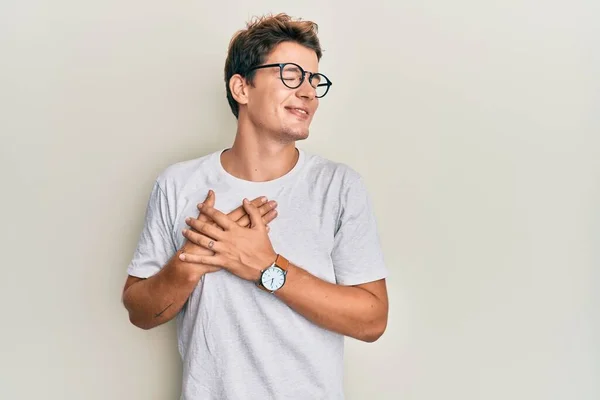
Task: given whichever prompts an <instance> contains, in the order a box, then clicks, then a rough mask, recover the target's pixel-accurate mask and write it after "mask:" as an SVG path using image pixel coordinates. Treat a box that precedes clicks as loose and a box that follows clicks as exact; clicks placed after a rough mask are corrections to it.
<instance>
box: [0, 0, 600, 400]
mask: <svg viewBox="0 0 600 400" xmlns="http://www.w3.org/2000/svg"><path fill="white" fill-rule="evenodd" d="M251 4H252V5H251ZM598 4H599V3H598V2H597V1H587V2H584V1H572V2H564V1H563V2H558V1H545V2H541V1H537V2H534V1H530V0H527V1H509V2H506V1H497V2H491V1H485V2H481V1H479V2H476V1H464V0H461V1H453V2H448V1H430V2H423V1H408V2H406V1H404V2H392V1H389V2H384V1H381V0H376V1H369V2H367V3H365V4H364V5H365V6H369V7H371V8H370V9H368V10H367V9H364V10H359V9H358V8H357V7H355V6H351V5H350V4H349V3H348V2H347V1H328V2H322V3H321V2H317V1H295V2H284V1H272V0H257V1H253V2H247V1H245V0H244V1H239V0H238V1H219V2H209V1H193V2H192V1H184V2H165V1H144V2H142V1H135V2H134V1H115V0H108V1H102V2H100V1H95V2H81V1H65V0H59V1H53V2H42V1H28V2H26V1H15V0H13V1H9V2H3V4H2V7H1V8H2V11H0V22H1V23H0V45H1V48H2V51H1V53H0V104H1V111H0V134H1V142H0V155H1V159H0V163H1V164H0V174H1V177H0V178H1V179H0V182H1V184H2V196H1V199H2V206H1V207H0V213H1V214H2V238H1V241H0V243H1V246H2V251H1V255H2V275H1V278H0V286H1V290H0V298H1V299H2V302H1V307H2V310H3V312H2V323H1V326H2V328H1V331H0V335H1V340H0V398H2V399H11V400H12V399H38V398H40V399H42V398H43V399H48V400H50V399H52V400H54V399H56V400H59V399H60V400H67V399H69V400H70V399H78V400H79V399H86V400H93V399H102V400H105V399H111V400H120V399H144V400H151V399H157V400H159V399H160V400H163V399H174V398H176V397H177V396H178V394H179V384H180V382H179V380H180V374H181V371H180V367H179V360H178V355H177V353H176V346H175V342H174V340H175V334H174V326H173V324H169V325H167V326H163V327H160V328H158V329H155V330H152V331H148V332H146V331H141V330H138V329H137V328H134V327H133V326H132V325H130V324H129V322H128V320H127V315H126V312H125V310H124V309H123V307H122V305H121V304H120V293H121V288H122V284H123V282H124V280H125V268H126V266H127V263H128V262H129V259H130V257H131V255H132V252H133V249H134V246H135V243H136V241H137V236H138V234H139V231H140V229H141V224H142V221H143V214H144V210H145V205H146V201H147V199H148V195H149V192H150V188H151V184H152V181H153V179H154V178H155V177H156V175H157V174H158V173H159V172H160V171H161V170H162V169H163V168H165V167H166V166H167V165H169V164H171V163H173V162H176V161H180V160H183V159H189V158H194V157H198V156H201V155H204V154H206V153H208V152H211V151H213V150H216V149H217V148H220V147H223V146H227V145H229V144H230V143H231V140H232V138H233V134H234V130H235V123H234V119H233V117H232V116H231V114H230V112H229V110H228V106H227V103H226V100H225V95H224V87H223V83H222V70H223V63H224V58H225V55H226V49H227V45H228V43H229V39H230V37H231V35H232V34H233V32H234V31H235V30H236V29H239V28H241V27H242V26H243V24H244V22H245V21H246V20H247V19H248V18H249V17H250V16H252V15H256V14H262V13H265V12H279V11H285V12H288V13H290V14H292V15H295V16H301V17H303V18H305V19H314V20H316V21H317V22H318V23H319V25H320V28H321V29H320V32H321V35H320V36H321V40H322V43H323V47H324V49H325V55H324V58H323V60H322V63H321V71H322V72H324V73H326V74H327V75H328V76H330V78H331V79H332V81H333V82H334V86H333V87H332V90H331V92H330V94H328V96H327V97H326V98H325V99H324V100H323V101H322V102H321V108H320V110H319V112H318V114H317V116H316V120H315V122H314V125H313V129H312V131H311V137H310V139H309V140H308V141H306V142H303V143H301V144H300V146H301V147H303V148H305V149H307V150H311V151H315V152H317V153H320V154H322V155H324V156H326V157H329V158H332V159H334V160H337V161H343V162H347V163H348V164H350V165H352V166H353V167H354V168H355V169H357V170H358V171H359V172H361V173H362V174H363V175H364V176H365V179H366V181H367V184H368V186H369V188H370V191H371V193H372V197H373V200H374V204H375V207H376V214H377V217H378V220H379V223H380V229H381V236H382V240H383V245H384V250H385V254H386V260H387V262H388V264H389V267H390V269H391V272H392V274H391V276H390V278H389V291H390V299H391V311H390V321H389V328H388V331H387V332H386V334H385V336H384V337H383V338H382V339H381V340H380V341H379V342H377V343H375V344H364V343H359V342H356V341H352V340H348V344H347V381H346V388H347V394H348V399H351V400H357V399H369V400H370V399H382V400H384V399H414V400H439V399H457V400H479V399H486V400H491V399H497V400H506V399H523V400H533V399H539V400H550V399H569V400H570V399H578V400H593V399H598V398H600V386H599V383H598V377H600V346H599V338H600V329H599V317H598V310H599V309H600V307H599V306H600V301H599V300H600V299H599V296H598V294H597V293H598V289H599V286H600V285H599V279H600V276H599V274H598V267H599V265H600V263H599V261H600V256H599V252H598V239H599V237H600V216H599V212H598V205H599V204H600V201H599V200H600V183H599V182H600V165H599V160H598V159H599V157H598V156H599V153H600V143H599V140H598V134H599V133H600V123H599V118H598V108H599V105H600V96H599V93H600V86H599V83H598V72H599V71H600V57H599V42H598V38H599V37H600V29H599V28H598V26H599V25H598V21H599V20H600V18H599V13H598V11H599V6H598Z"/></svg>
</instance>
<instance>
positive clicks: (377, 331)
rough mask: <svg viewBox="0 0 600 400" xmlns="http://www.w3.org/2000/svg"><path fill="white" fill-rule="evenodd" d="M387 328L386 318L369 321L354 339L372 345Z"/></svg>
mask: <svg viewBox="0 0 600 400" xmlns="http://www.w3.org/2000/svg"><path fill="white" fill-rule="evenodd" d="M386 328H387V316H385V317H382V318H379V319H378V320H375V321H371V322H370V323H369V324H367V326H366V327H365V329H363V330H362V332H361V333H360V334H359V335H357V337H356V339H358V340H360V341H363V342H366V343H373V342H376V341H377V340H379V338H380V337H381V336H383V334H384V332H385V330H386Z"/></svg>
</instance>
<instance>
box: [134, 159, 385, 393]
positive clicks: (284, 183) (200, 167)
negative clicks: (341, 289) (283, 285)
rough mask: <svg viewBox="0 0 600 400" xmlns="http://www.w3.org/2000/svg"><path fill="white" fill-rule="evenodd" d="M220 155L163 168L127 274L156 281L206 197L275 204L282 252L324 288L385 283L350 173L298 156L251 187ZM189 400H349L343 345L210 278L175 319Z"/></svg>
mask: <svg viewBox="0 0 600 400" xmlns="http://www.w3.org/2000/svg"><path fill="white" fill-rule="evenodd" d="M222 151H223V150H220V151H217V152H214V153H212V154H209V155H206V156H203V157H200V158H197V159H194V160H189V161H184V162H180V163H177V164H174V165H171V166H169V167H168V168H166V169H165V170H164V171H163V173H161V174H160V176H159V177H158V178H157V180H156V182H155V184H154V187H153V189H152V193H151V195H150V200H149V203H148V208H147V210H146V217H145V218H146V220H145V224H144V228H143V230H142V233H141V236H140V239H139V243H138V245H137V248H136V250H135V253H134V256H133V259H132V261H131V263H130V265H129V267H128V269H127V272H128V274H129V275H132V276H137V277H140V278H147V277H150V276H152V275H154V274H156V273H157V272H158V271H159V270H160V269H161V268H162V267H163V266H164V265H165V264H166V263H167V261H168V260H169V259H170V258H171V257H172V256H173V254H174V253H175V252H176V251H177V249H179V248H180V247H181V246H182V245H183V243H184V239H185V238H184V237H183V235H182V234H181V230H182V229H183V228H185V227H186V223H185V218H186V217H197V216H198V208H197V204H198V203H200V202H202V201H204V200H205V198H206V195H207V193H208V190H209V189H213V190H214V192H215V194H216V202H215V207H216V208H217V209H219V210H220V211H222V212H224V213H228V212H230V211H232V210H233V209H234V208H236V207H238V206H239V205H241V203H242V199H243V198H244V197H246V198H248V199H253V198H255V197H258V196H267V197H268V198H269V200H276V201H277V203H278V206H277V212H278V216H277V218H276V219H275V220H274V221H272V222H271V223H270V224H269V226H270V228H271V230H270V232H269V237H270V239H271V242H272V244H273V248H274V250H275V252H277V253H281V254H282V255H283V256H285V257H286V258H287V259H288V260H290V262H292V263H293V264H295V265H297V266H299V267H301V268H303V269H305V270H307V271H308V272H310V273H311V274H313V275H315V276H317V277H319V278H321V279H323V280H325V281H328V282H333V283H337V284H339V285H356V284H361V283H366V282H372V281H375V280H378V279H382V278H385V277H386V276H387V270H386V267H385V264H384V260H383V255H382V252H381V248H380V242H379V237H378V232H377V225H376V220H375V217H374V214H373V211H372V207H371V203H370V201H369V196H368V193H367V190H366V188H365V185H364V183H363V181H362V180H361V177H360V175H359V174H358V173H357V172H355V171H354V170H352V169H351V168H350V167H348V166H346V165H344V164H341V163H335V162H332V161H329V160H327V159H324V158H322V157H320V156H317V155H313V154H309V153H307V152H305V151H303V150H301V149H298V151H299V158H298V161H297V163H296V165H295V166H294V168H293V169H292V170H291V171H290V172H289V173H287V174H286V175H284V176H282V177H280V178H278V179H275V180H272V181H268V182H250V181H245V180H241V179H239V178H236V177H234V176H233V175H231V174H229V173H228V172H227V171H225V169H224V168H223V167H222V165H221V161H220V155H221V153H222ZM176 321H177V332H178V347H179V352H180V354H181V358H182V362H183V385H182V394H181V399H182V400H228V399H229V400H244V399H261V400H265V399H294V400H295V399H298V400H316V399H323V400H333V399H343V398H344V392H343V370H344V367H343V350H344V336H343V335H340V334H337V333H334V332H331V331H328V330H325V329H323V328H320V327H319V326H317V325H315V324H313V323H312V322H310V321H309V320H308V319H306V318H305V317H303V316H302V315H300V314H299V313H297V312H295V311H294V310H292V309H291V308H290V307H288V306H287V305H286V304H285V303H284V302H283V301H281V300H280V299H278V298H277V297H275V296H274V295H273V294H271V293H268V292H265V291H263V290H260V289H259V288H257V287H256V285H255V284H254V283H253V282H249V281H244V280H242V279H240V278H238V277H236V276H234V275H233V274H231V273H229V272H227V271H225V270H221V271H218V272H214V273H209V274H206V275H204V277H203V278H202V279H201V280H200V282H199V283H198V286H197V287H196V288H195V289H194V290H193V292H192V293H191V295H190V297H189V298H188V301H187V302H186V304H185V305H184V307H183V308H182V310H181V311H180V313H179V314H178V315H177V318H176Z"/></svg>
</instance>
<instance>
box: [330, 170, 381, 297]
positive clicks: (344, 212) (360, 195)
mask: <svg viewBox="0 0 600 400" xmlns="http://www.w3.org/2000/svg"><path fill="white" fill-rule="evenodd" d="M340 207H341V209H340V214H339V215H340V216H339V221H338V226H337V230H336V233H335V237H334V246H333V252H332V261H333V267H334V270H335V276H336V281H337V283H338V284H340V285H347V286H350V285H358V284H361V283H367V282H373V281H376V280H379V279H383V278H385V277H387V274H388V272H387V268H386V266H385V263H384V258H383V253H382V249H381V244H380V239H379V234H378V231H377V221H376V219H375V215H374V212H373V208H372V205H371V201H370V198H369V194H368V192H367V189H366V187H365V185H364V182H363V180H362V179H361V178H358V179H356V180H355V181H354V183H352V184H351V185H350V186H348V187H347V188H344V189H343V191H342V193H341V199H340Z"/></svg>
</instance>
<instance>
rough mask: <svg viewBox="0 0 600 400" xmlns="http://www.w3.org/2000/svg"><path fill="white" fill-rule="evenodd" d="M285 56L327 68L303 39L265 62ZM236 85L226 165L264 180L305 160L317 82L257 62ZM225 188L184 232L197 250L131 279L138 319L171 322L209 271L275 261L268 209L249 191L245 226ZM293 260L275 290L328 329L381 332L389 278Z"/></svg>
mask: <svg viewBox="0 0 600 400" xmlns="http://www.w3.org/2000/svg"><path fill="white" fill-rule="evenodd" d="M280 62H294V63H296V64H298V65H300V66H302V68H303V69H304V70H306V71H311V72H319V71H318V67H319V65H318V59H317V56H316V53H315V52H314V51H313V50H311V49H309V48H306V47H303V46H301V45H299V44H297V43H292V42H285V43H281V44H279V45H278V46H277V47H276V48H275V49H274V50H273V51H272V52H271V54H270V55H269V56H268V57H267V59H266V60H265V62H264V64H270V63H280ZM229 87H230V89H231V92H232V95H233V97H234V98H235V99H236V101H237V102H238V104H239V106H240V112H239V118H238V129H237V133H236V137H235V140H234V143H233V146H232V147H231V149H229V150H228V151H225V152H223V153H222V155H221V163H222V165H223V168H225V170H226V171H227V172H228V173H230V174H231V175H234V176H236V177H238V178H240V179H245V180H249V181H256V182H261V181H268V180H272V179H276V178H278V177H281V176H283V175H284V174H286V173H287V172H289V171H290V170H291V169H292V168H293V167H294V165H295V164H296V162H297V159H298V152H297V150H296V147H295V143H296V141H298V140H304V139H306V138H308V135H309V128H310V123H311V122H312V118H313V116H314V115H315V113H316V111H317V109H318V106H319V99H318V98H316V96H315V90H314V88H312V87H311V86H310V84H309V83H308V81H307V80H305V81H304V82H303V84H302V85H301V86H300V87H299V88H297V89H290V88H288V87H286V86H285V85H284V84H283V83H282V82H281V80H280V78H279V68H278V67H275V68H265V69H260V70H257V71H256V74H255V77H254V80H253V83H252V84H250V83H249V82H247V81H246V80H245V79H244V78H243V77H242V76H239V75H234V76H233V77H232V78H231V80H230V81H229ZM296 108H302V109H304V110H305V111H306V112H307V113H301V112H299V111H297V110H296ZM217 195H218V194H216V193H211V194H210V195H209V197H208V198H207V200H206V201H205V202H204V203H202V204H201V205H199V207H200V208H201V214H202V217H201V218H195V217H193V216H190V217H189V218H188V219H187V220H186V223H187V224H188V226H189V228H188V229H184V231H183V232H182V233H183V235H184V237H185V238H186V240H187V242H186V246H190V247H189V251H188V248H186V249H184V253H183V254H181V252H178V253H177V254H176V255H175V256H174V257H173V259H172V260H171V261H169V263H168V264H167V266H166V267H165V268H163V270H161V272H159V273H158V274H157V275H161V274H163V275H166V276H165V277H163V278H162V279H161V278H159V279H160V280H156V283H155V284H154V285H146V287H145V289H135V288H136V286H137V285H140V284H143V282H144V281H136V282H134V283H133V284H131V285H130V286H127V285H126V288H125V290H124V298H126V299H127V302H126V307H127V308H128V310H129V312H130V319H131V320H132V322H133V323H134V324H136V325H137V326H141V327H146V328H148V327H152V326H155V322H154V320H156V319H157V318H156V317H154V315H156V314H158V313H160V312H163V314H161V315H160V316H159V317H158V319H159V320H161V321H163V322H164V321H165V320H168V319H167V318H169V319H170V318H172V317H173V316H175V315H176V313H177V312H178V311H179V309H181V306H182V305H183V303H184V302H185V299H187V296H189V294H190V292H191V290H192V289H193V287H194V286H195V284H196V283H197V282H198V280H199V279H200V278H201V277H202V275H203V274H205V273H210V272H212V271H215V270H219V269H225V270H227V271H229V272H230V273H232V274H234V275H236V276H238V277H240V278H242V279H246V280H248V281H253V282H256V281H257V280H258V279H259V277H260V271H261V270H262V269H264V268H266V267H267V266H269V265H271V263H273V261H275V258H276V256H277V255H276V253H275V251H274V249H273V246H272V245H271V241H270V239H269V236H268V234H267V232H268V227H267V223H266V222H265V218H264V216H263V213H264V210H261V209H260V208H259V207H257V205H256V202H249V201H247V199H243V202H242V207H243V210H244V212H245V215H247V216H249V219H250V221H251V223H250V225H249V226H248V225H245V226H242V225H241V224H239V223H236V222H235V221H233V220H232V218H231V217H230V216H229V215H226V214H224V213H222V212H221V211H219V210H217V209H216V208H214V200H215V198H216V196H217ZM234 243H235V244H234ZM193 246H195V247H193ZM184 247H185V246H184ZM201 249H202V250H203V251H204V252H201V251H200V250H201ZM206 251H208V253H207V252H206ZM283 256H285V254H284V255H283ZM289 261H290V266H289V269H288V273H287V276H286V283H285V285H284V286H283V287H282V288H281V289H280V290H278V291H276V292H275V293H274V295H275V296H277V298H279V299H280V300H281V301H283V302H285V303H286V304H287V305H288V306H290V307H291V308H292V309H294V310H295V311H296V312H298V313H300V314H301V315H303V316H304V317H306V318H307V319H308V320H310V321H312V322H313V323H315V324H317V325H318V326H321V327H323V328H325V329H328V330H331V331H334V332H338V333H340V334H343V335H346V336H349V337H353V338H355V339H358V340H362V341H365V342H373V341H375V340H377V339H378V338H379V337H381V335H382V334H383V333H384V331H385V329H386V326H387V320H388V296H387V287H386V282H385V279H382V280H379V281H375V282H369V283H365V284H361V285H355V286H343V285H337V284H333V283H329V282H326V281H323V280H321V279H320V278H318V277H316V276H314V275H312V274H310V273H309V272H307V271H306V270H305V269H303V268H301V267H299V266H298V265H295V264H294V260H289ZM168 267H170V271H172V274H173V275H175V273H174V272H173V271H180V273H179V275H177V276H178V279H175V278H169V275H168V272H166V273H163V271H164V270H165V269H167V268H168ZM167 271H169V269H167ZM152 279H154V277H152V278H149V279H147V280H145V281H151V280H152ZM138 287H140V286H138ZM132 289H133V291H132ZM257 290H260V289H257ZM163 310H164V311H163ZM175 310H177V311H175ZM132 315H135V316H139V317H135V318H134V317H132ZM151 317H152V318H151ZM153 318H154V319H153ZM134 321H136V322H139V324H138V323H136V322H134Z"/></svg>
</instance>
